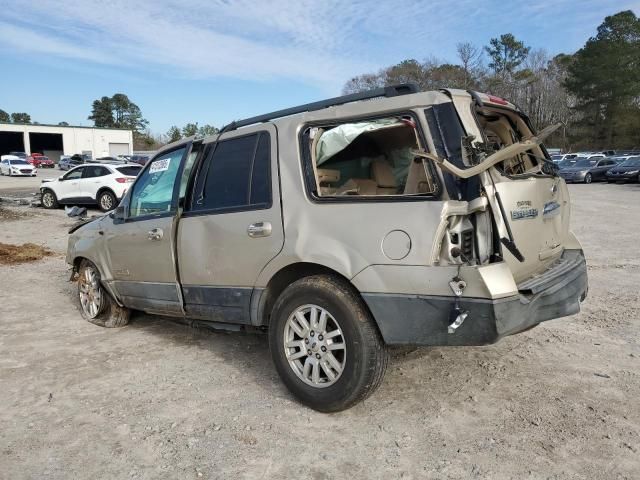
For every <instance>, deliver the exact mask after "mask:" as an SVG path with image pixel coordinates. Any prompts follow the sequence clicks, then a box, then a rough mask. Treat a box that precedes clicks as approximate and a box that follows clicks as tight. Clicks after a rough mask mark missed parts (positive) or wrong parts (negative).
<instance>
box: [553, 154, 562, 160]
mask: <svg viewBox="0 0 640 480" xmlns="http://www.w3.org/2000/svg"><path fill="white" fill-rule="evenodd" d="M551 160H562V155H551Z"/></svg>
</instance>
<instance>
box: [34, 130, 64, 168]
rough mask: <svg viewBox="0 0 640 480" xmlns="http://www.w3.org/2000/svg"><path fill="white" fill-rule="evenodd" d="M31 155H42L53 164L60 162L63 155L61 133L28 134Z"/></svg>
mask: <svg viewBox="0 0 640 480" xmlns="http://www.w3.org/2000/svg"><path fill="white" fill-rule="evenodd" d="M29 143H30V144H31V153H42V154H43V155H46V156H47V157H49V158H50V159H51V160H53V161H54V162H58V160H60V155H62V153H63V146H62V134H61V133H30V134H29Z"/></svg>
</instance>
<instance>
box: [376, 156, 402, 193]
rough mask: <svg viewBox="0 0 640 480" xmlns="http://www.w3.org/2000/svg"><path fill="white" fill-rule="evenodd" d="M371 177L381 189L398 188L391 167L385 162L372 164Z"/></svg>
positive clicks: (378, 161)
mask: <svg viewBox="0 0 640 480" xmlns="http://www.w3.org/2000/svg"><path fill="white" fill-rule="evenodd" d="M371 176H372V177H373V179H374V180H375V181H376V183H377V184H378V186H379V187H381V188H395V187H397V186H398V185H397V183H396V177H395V176H394V175H393V170H392V169H391V166H390V165H389V164H388V163H387V162H386V161H384V160H374V161H373V163H372V164H371Z"/></svg>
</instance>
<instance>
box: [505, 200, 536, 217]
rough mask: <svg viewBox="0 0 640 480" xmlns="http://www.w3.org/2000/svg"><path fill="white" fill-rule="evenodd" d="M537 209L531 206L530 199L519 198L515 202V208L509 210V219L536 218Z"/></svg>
mask: <svg viewBox="0 0 640 480" xmlns="http://www.w3.org/2000/svg"><path fill="white" fill-rule="evenodd" d="M537 216H538V209H537V208H533V205H532V203H531V200H520V201H519V202H517V203H516V209H515V210H511V220H524V219H527V218H536V217H537Z"/></svg>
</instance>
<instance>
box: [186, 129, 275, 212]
mask: <svg viewBox="0 0 640 480" xmlns="http://www.w3.org/2000/svg"><path fill="white" fill-rule="evenodd" d="M204 168H205V169H208V171H207V177H206V179H205V181H204V186H203V187H202V192H201V194H200V195H199V196H198V198H196V199H194V205H193V209H194V210H220V209H229V208H243V207H250V206H255V207H256V208H264V207H266V206H268V205H270V204H271V171H270V168H271V155H270V149H269V134H268V133H262V132H261V133H256V134H252V135H247V136H244V137H239V138H233V139H230V140H223V141H222V142H220V143H219V144H218V146H217V148H216V149H215V152H214V153H213V157H211V155H210V156H209V158H207V161H206V162H205V164H204Z"/></svg>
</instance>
